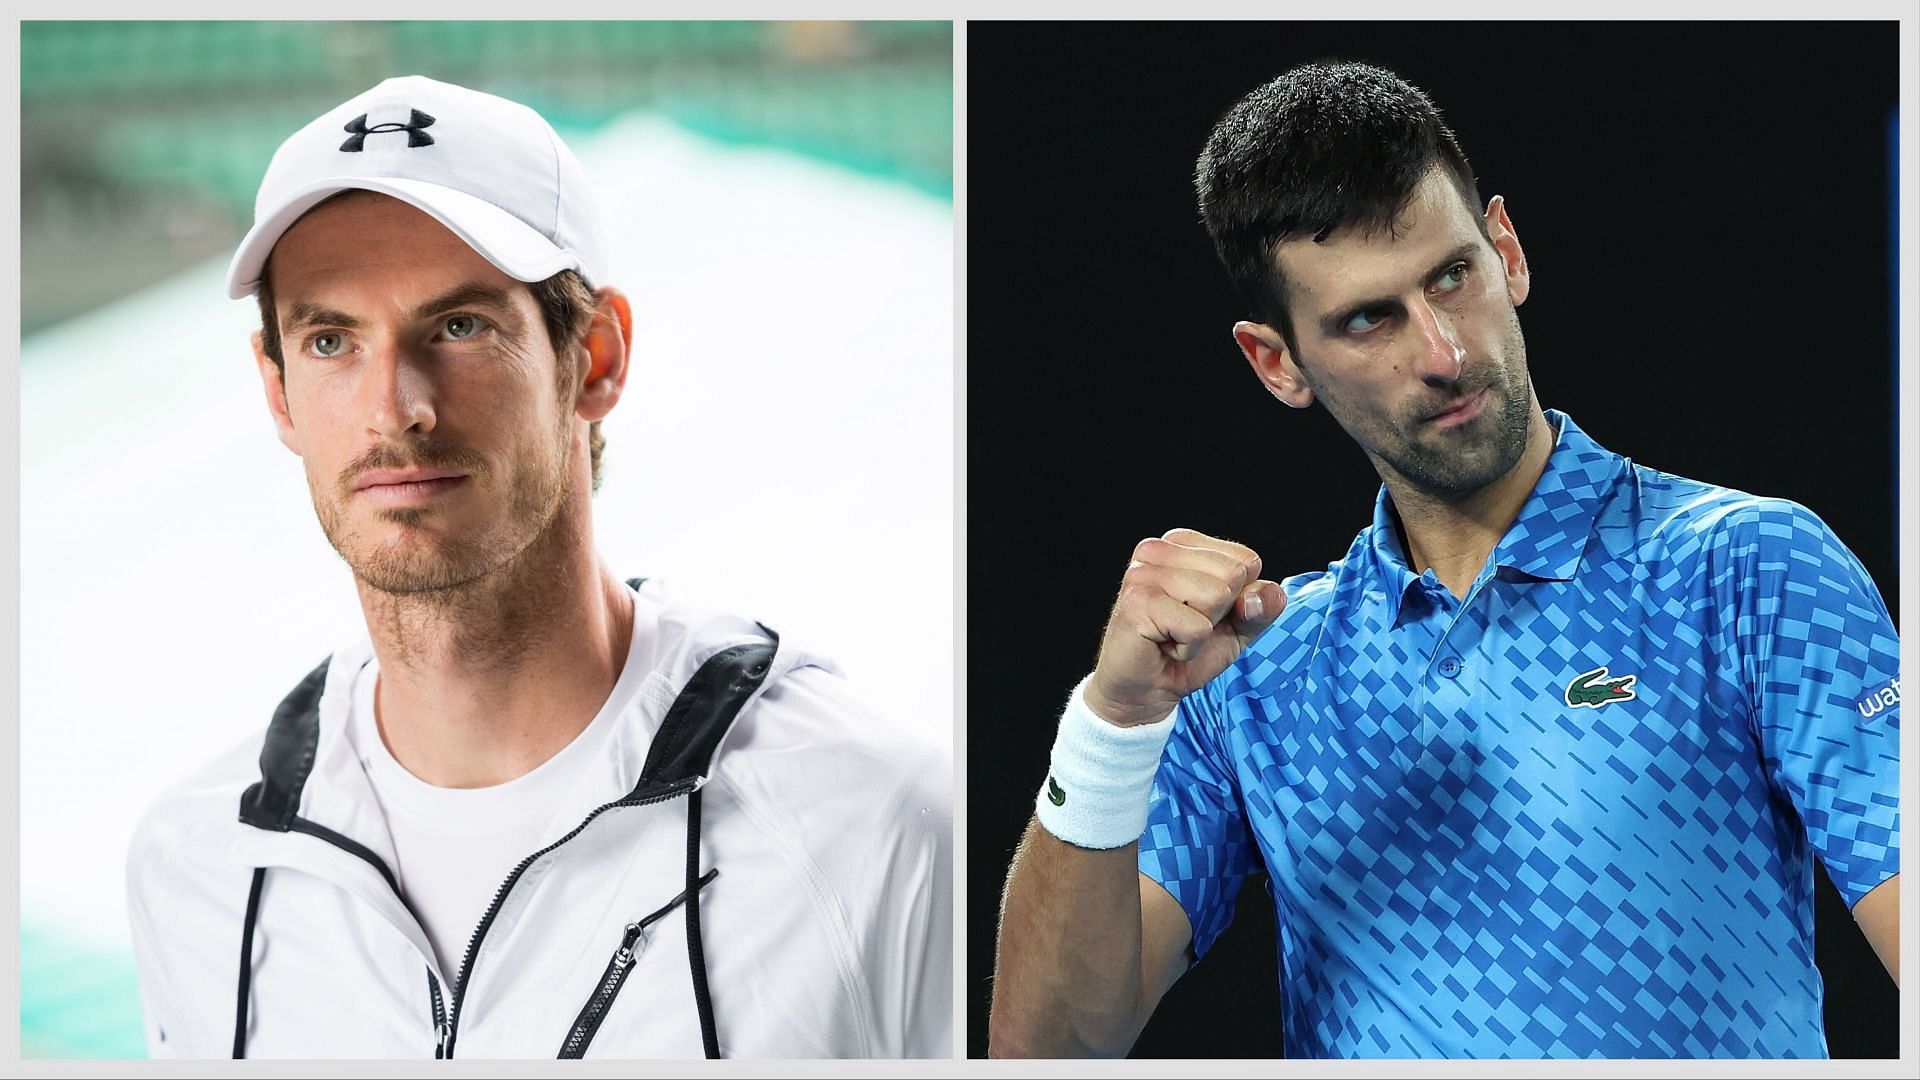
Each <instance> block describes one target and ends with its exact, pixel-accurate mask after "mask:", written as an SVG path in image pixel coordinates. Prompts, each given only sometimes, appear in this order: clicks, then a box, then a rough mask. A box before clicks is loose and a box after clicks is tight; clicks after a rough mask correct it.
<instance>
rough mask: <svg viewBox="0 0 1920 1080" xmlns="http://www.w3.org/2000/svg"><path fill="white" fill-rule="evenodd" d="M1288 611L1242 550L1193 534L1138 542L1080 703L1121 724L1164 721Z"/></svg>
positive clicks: (1253, 557)
mask: <svg viewBox="0 0 1920 1080" xmlns="http://www.w3.org/2000/svg"><path fill="white" fill-rule="evenodd" d="M1286 605H1287V597H1286V594H1285V593H1284V592H1282V591H1281V590H1280V586H1279V584H1277V583H1275V582H1272V581H1267V580H1265V579H1263V578H1262V577H1261V576H1260V556H1258V555H1256V554H1254V552H1253V549H1252V548H1249V547H1247V546H1246V545H1244V544H1236V543H1234V542H1233V541H1231V540H1219V539H1215V538H1214V537H1211V536H1208V535H1207V534H1205V533H1201V532H1195V531H1193V530H1192V529H1174V530H1173V531H1171V532H1169V533H1167V534H1166V535H1165V536H1162V537H1159V538H1158V539H1148V540H1142V541H1140V543H1139V545H1138V546H1136V547H1135V548H1134V549H1133V561H1132V562H1131V563H1129V564H1128V565H1127V573H1126V576H1125V577H1124V578H1122V579H1121V582H1120V598H1119V599H1118V600H1116V601H1114V604H1113V615H1112V617H1111V618H1109V619H1108V620H1107V633H1106V637H1104V638H1102V639H1101V642H1100V661H1099V663H1098V664H1096V665H1095V666H1094V669H1093V678H1092V679H1091V680H1089V681H1088V682H1087V705H1088V706H1090V707H1091V708H1092V709H1093V711H1094V713H1095V714H1096V715H1098V716H1100V717H1101V718H1102V719H1104V720H1106V721H1107V722H1108V723H1112V724H1118V725H1120V726H1122V727H1132V726H1134V725H1136V724H1150V723H1153V722H1154V721H1156V720H1160V719H1163V718H1165V717H1166V716H1167V714H1169V713H1171V712H1172V711H1173V709H1174V706H1175V705H1177V704H1178V703H1179V701H1180V699H1181V698H1182V697H1185V696H1186V695H1188V694H1190V693H1192V692H1194V691H1195V690H1198V689H1200V688H1201V687H1202V686H1205V685H1206V684H1207V683H1208V682H1210V681H1212V679H1213V678H1214V676H1216V675H1218V674H1220V673H1221V672H1223V671H1225V670H1227V666H1228V665H1229V664H1232V663H1233V661H1234V660H1235V659H1236V658H1237V657H1238V656H1239V655H1240V654H1241V653H1243V652H1245V651H1246V648H1247V646H1248V645H1250V644H1252V643H1253V639H1254V638H1257V637H1259V636H1260V633H1261V631H1263V630H1265V629H1266V628H1267V627H1268V626H1269V625H1271V624H1272V622H1273V620H1274V619H1275V618H1277V617H1279V615H1280V610H1281V609H1282V608H1284V607H1286Z"/></svg>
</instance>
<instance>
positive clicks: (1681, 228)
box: [965, 22, 1899, 1057]
mask: <svg viewBox="0 0 1920 1080" xmlns="http://www.w3.org/2000/svg"><path fill="white" fill-rule="evenodd" d="M967 40H968V54H969V55H968V60H969V66H968V76H967V78H968V88H967V94H968V121H967V124H968V126H967V139H968V146H967V252H968V271H967V295H968V301H967V305H968V412H969V419H968V423H969V427H968V456H969V463H968V470H969V477H968V522H969V525H968V556H967V557H968V581H969V589H968V592H969V607H968V626H969V637H968V649H967V653H968V658H969V661H968V663H969V671H968V700H969V702H970V706H969V715H968V734H967V739H968V755H967V756H968V769H969V777H968V788H969V791H968V805H969V808H970V817H969V828H968V836H969V839H968V850H967V858H968V859H969V860H970V862H969V875H968V880H969V883H970V884H969V887H968V896H967V907H966V909H965V910H966V911H967V913H968V914H967V916H966V917H967V919H968V920H969V924H968V931H969V935H968V940H969V949H968V957H967V964H968V973H969V983H968V986H969V1013H970V1022H969V1025H968V1027H969V1034H968V1052H969V1053H970V1054H972V1055H975V1056H978V1055H981V1054H984V1053H985V1051H986V1016H987V1004H988V1001H989V994H990V986H991V975H992V970H993V949H994V940H995V924H996V913H997V910H998V905H999V894H1000V890H1001V887H1002V884H1003V882H1004V880H1005V874H1006V867H1007V863H1008V860H1009V859H1010V858H1011V856H1012V850H1013V845H1014V843H1015V841H1016V840H1017V839H1018V836H1019V832H1020V830H1021V828H1022V826H1023V825H1024V823H1025V822H1026V820H1027V818H1028V815H1029V813H1030V812H1031V808H1032V801H1033V795H1034V792H1035V790H1037V787H1038V785H1039V784H1040V782H1041V780H1042V779H1043V777H1044V776H1045V772H1046V760H1047V751H1048V747H1049V746H1050V745H1051V744H1052V740H1053V733H1054V726H1055V719H1056V717H1057V716H1058V712H1059V707H1060V703H1061V702H1062V701H1063V700H1064V699H1065V696H1066V692H1067V690H1068V689H1069V688H1070V687H1072V686H1073V685H1074V683H1075V682H1076V681H1077V680H1078V679H1079V677H1080V676H1081V675H1083V674H1085V672H1086V671H1087V670H1088V669H1089V668H1090V667H1091V666H1092V664H1093V660H1094V656H1095V652H1096V649H1097V647H1098V644H1099V638H1100V632H1101V628H1102V626H1104V625H1105V621H1106V614H1107V609H1108V607H1109V605H1110V604H1111V603H1112V599H1113V593H1114V590H1115V588H1116V587H1117V584H1118V581H1119V577H1120V574H1121V572H1122V570H1124V568H1125V566H1126V561H1127V557H1128V553H1129V552H1130V551H1131V550H1132V547H1133V545H1134V543H1135V542H1137V541H1138V540H1139V539H1140V538H1141V537H1145V536H1151V535H1158V534H1160V533H1162V532H1164V531H1165V530H1167V529H1168V528H1172V527H1174V526H1176V525H1178V526H1187V527H1191V528H1196V529H1200V530H1202V531H1204V532H1208V533H1211V534H1214V535H1218V536H1228V537H1232V538H1234V539H1237V540H1240V541H1242V542H1244V543H1247V544H1249V545H1250V546H1252V547H1253V548H1254V549H1255V550H1257V551H1259V552H1260V553H1261V555H1262V556H1263V557H1264V559H1265V562H1266V575H1267V576H1268V577H1271V578H1275V579H1277V578H1280V577H1282V576H1284V575H1287V574H1292V573H1298V572H1301V571H1305V570H1311V569H1317V568H1320V567H1323V566H1325V565H1326V563H1327V562H1328V561H1329V560H1331V559H1333V558H1336V557H1338V556H1339V555H1340V554H1341V553H1343V552H1344V551H1345V550H1346V548H1347V545H1348V544H1349V543H1350V542H1351V540H1352V539H1353V536H1354V534H1355V532H1357V531H1358V530H1359V529H1360V528H1361V527H1363V526H1364V525H1366V524H1367V523H1368V521H1369V520H1370V514H1371V509H1372V503H1373V498H1374V493H1375V491H1376V490H1377V489H1378V487H1379V479H1378V477H1377V476H1376V475H1375V474H1374V473H1373V471H1372V469H1371V467H1370V466H1369V465H1368V463H1367V461H1366V459H1365V458H1364V457H1362V456H1361V454H1360V452H1359V451H1358V450H1357V449H1356V448H1355V447H1354V446H1353V444H1352V443H1351V442H1350V441H1349V440H1348V439H1347V438H1346V436H1345V435H1344V434H1343V433H1342V432H1341V431H1340V430H1339V428H1338V427H1337V426H1336V425H1335V424H1334V423H1333V422H1332V420H1331V419H1330V418H1328V417H1327V415H1326V414H1325V412H1324V411H1323V410H1320V409H1318V408H1315V409H1312V410H1307V411H1305V412H1296V411H1294V410H1291V409H1287V408H1286V407H1284V406H1282V405H1280V404H1279V403H1278V402H1276V401H1275V400H1274V399H1273V398H1271V397H1269V396H1268V395H1267V394H1266V393H1265V392H1264V391H1263V390H1262V389H1261V387H1260V386H1259V384H1258V383H1256V382H1255V381H1254V378H1253V375H1252V373H1251V372H1250V371H1249V369H1248V367H1247V365H1246V362H1245V361H1244V360H1242V359H1241V358H1240V356H1239V353H1238V351H1237V350H1236V348H1235V346H1234V345H1233V342H1232V339H1231V338H1230V336H1229V333H1228V329H1229V327H1230V326H1231V324H1232V322H1233V321H1234V320H1235V319H1236V318H1240V317H1243V316H1244V314H1245V312H1243V311H1242V310H1241V308H1240V305H1239V303H1238V301H1237V299H1236V297H1235V294H1234V292H1233V290H1232V287H1231V285H1230V284H1229V283H1228V281H1227V278H1226V275H1225V273H1224V271H1222V270H1221V269H1220V267H1219V265H1218V264H1217V263H1216V262H1215V260H1214V256H1213V252H1212V248H1211V246H1210V244H1209V242H1208V241H1207V238H1206V235H1205V233H1204V232H1203V231H1202V229H1201V228H1200V226H1199V225H1198V213H1197V211H1196V210H1195V208H1194V202H1193V195H1192V186H1191V183H1192V182H1191V175H1192V168H1193V160H1194V157H1195V155H1196V154H1197V153H1198V152H1199V149H1200V146H1201V144H1202V143H1203V142H1204V140H1205V138H1206V134H1207V131H1208V130H1209V128H1210V127H1211V126H1212V124H1213V122H1214V121H1215V120H1216V119H1218V117H1219V116H1220V115H1221V114H1222V113H1223V112H1224V111H1225V110H1226V109H1227V108H1228V107H1229V106H1230V105H1231V104H1232V103H1233V102H1234V101H1235V100H1236V99H1237V98H1238V97H1239V96H1240V95H1242V94H1244V93H1245V92H1247V91H1248V90H1251V89H1252V88H1253V87H1254V86H1256V85H1258V84H1259V83H1261V82H1264V81H1266V80H1267V79H1269V78H1271V77H1273V76H1274V75H1276V74H1278V73H1279V72H1281V71H1282V70H1284V69H1286V68H1287V67H1289V66H1291V65H1293V64H1295V63H1298V62H1301V61H1305V60H1311V59H1320V58H1329V57H1337V58H1343V59H1357V60H1368V61H1372V62H1375V63H1380V64H1383V65H1385V66H1387V67H1389V68H1392V69H1393V70H1395V71H1397V72H1399V73H1400V74H1401V75H1402V76H1404V77H1405V78H1407V79H1408V80H1409V81H1410V82H1412V83H1413V84H1414V85H1416V86H1419V87H1421V88H1422V89H1424V90H1426V91H1427V92H1428V94H1429V95H1430V96H1431V97H1432V98H1433V99H1434V101H1435V103H1436V104H1437V105H1438V106H1439V107H1440V109H1441V110H1442V112H1443V113H1444V115H1445V116H1446V119H1447V121H1448V123H1449V124H1450V125H1451V126H1452V127H1453V129H1454V131H1455V133H1456V134H1457V135H1458V136H1459V138H1460V142H1461V145H1462V147H1463V148H1464V149H1465V150H1466V152H1467V155H1468V158H1469V159H1470V160H1471V162H1472V163H1473V166H1474V170H1475V173H1476V174H1477V176H1478V177H1479V179H1480V190H1481V196H1482V198H1483V199H1484V198H1490V197H1491V196H1493V195H1495V194H1500V195H1504V196H1506V198H1507V204H1508V209H1509V212H1510V213H1511V215H1512V218H1513V222H1514V226H1515V230H1516V232H1517V233H1518V234H1519V237H1520V240H1521V243H1522V244H1523V246H1524V247H1525V249H1526V253H1527V257H1528V262H1529V264H1530V266H1531V267H1532V270H1533V291H1532V295H1531V296H1530V297H1529V298H1528V300H1527V302H1526V303H1525V305H1524V306H1522V307H1521V309H1520V319H1521V325H1522V327H1523V329H1524V331H1525V333H1526V340H1527V345H1528V350H1527V352H1528V357H1529V361H1530V365H1531V368H1532V373H1533V378H1534V386H1535V388H1536V389H1537V390H1538V392H1539V395H1540V400H1541V402H1542V403H1543V404H1544V405H1546V406H1548V407H1551V408H1560V409H1565V410H1566V411H1568V412H1569V413H1570V414H1572V415H1573V417H1574V418H1575V419H1576V420H1578V421H1579V423H1580V425H1581V426H1582V427H1583V428H1584V429H1585V430H1586V431H1587V433H1588V434H1590V435H1592V436H1593V437H1594V438H1596V439H1598V440H1599V441H1600V442H1601V444H1602V445H1604V446H1607V447H1609V448H1611V449H1613V450H1615V451H1617V452H1619V453H1623V454H1626V455H1628V456H1630V457H1632V458H1633V459H1634V460H1636V461H1639V462H1641V463H1643V464H1646V465H1649V466H1652V467H1655V468H1659V469H1664V470H1666V471H1669V472H1674V473H1679V474H1681V475H1683V476H1688V477H1693V478H1695V479H1699V480H1705V481H1709V482H1712V483H1717V484H1723V485H1726V486H1728V487H1733V488H1738V489H1742V490H1746V491H1751V492H1755V493H1759V494H1764V495H1773V496H1782V497H1786V498H1790V499H1794V500H1796V501H1798V502H1801V503H1804V504H1806V505H1807V506H1810V507H1812V508H1813V509H1814V510H1815V511H1816V512H1817V513H1818V514H1820V515H1821V517H1822V518H1824V519H1825V520H1826V522H1827V523H1828V524H1829V525H1830V526H1831V527H1832V528H1833V530H1834V531H1835V532H1836V533H1837V534H1838V535H1839V537H1840V538H1841V540H1842V541H1844V542H1845V543H1846V544H1847V545H1848V546H1849V547H1850V548H1851V549H1852V550H1853V551H1854V553H1855V554H1857V555H1858V556H1859V557H1860V559H1861V561H1862V562H1863V563H1864V564H1865V565H1866V568H1867V570H1868V572H1869V573H1871V574H1872V575H1873V577H1874V580H1875V581H1876V582H1878V584H1879V585H1880V589H1881V592H1882V595H1883V596H1884V598H1885V599H1886V601H1887V604H1888V606H1889V608H1890V609H1892V610H1896V611H1897V610H1898V601H1899V598H1898V584H1899V583H1898V578H1897V576H1896V568H1895V563H1894V542H1895V520H1896V519H1895V516H1894V506H1895V502H1894V466H1893V461H1894V445H1895V416H1894V408H1893V398H1894V393H1893V391H1894V365H1893V346H1892V340H1893V338H1892V329H1893V318H1894V316H1893V306H1892V284H1891V267H1890V261H1891V259H1892V249H1891V246H1890V239H1889V237H1890V232H1891V225H1890V220H1891V200H1892V197H1893V196H1892V194H1891V192H1892V190H1893V189H1892V186H1891V185H1892V181H1891V178H1890V177H1891V173H1890V165H1889V160H1888V155H1889V145H1890V130H1891V125H1892V124H1893V115H1894V108H1895V103H1896V99H1897V77H1898V76H1897V71H1898V67H1897V57H1896V51H1895V50H1896V33H1895V29H1894V24H1892V23H1879V24H1862V23H1853V24H1810V23H1790V24H1789V23H1773V24H1766V23H1762V24H1731V25H1729V24H1693V23H1659V24H1634V23H1536V24H1525V23H1522V24H1512V23H1500V24H1470V23H1451V24H1418V23H1412V24H1410V23H1384V22H1377V23H1365V24H1338V23H1303V24H1292V23H1262V24H1227V23H1208V24H1181V23H1136V24H1086V23H1075V24H1065V25H1061V24H1033V23H1019V24H1006V23H999V24H992V23H981V22H974V23H971V24H970V25H969V28H968V32H967ZM1819 877H1820V881H1819V886H1820V895H1819V904H1818V911H1817V953H1818V961H1819V964H1820V966H1821V969H1822V971H1823V973H1824V975H1825V978H1826V985H1827V1036H1828V1042H1829V1047H1830V1049H1831V1051H1832V1053H1833V1054H1834V1055H1835V1056H1836V1057H1846V1056H1893V1055H1896V1054H1897V1053H1898V1034H1897V1033H1898V1022H1897V1015H1896V1013H1897V1001H1898V999H1897V991H1896V990H1895V988H1894V986H1893V983H1892V981H1891V980H1890V979H1889V978H1888V977H1887V976H1886V974H1885V972H1884V971H1883V970H1882V969H1881V967H1880V965H1879V963H1878V962H1877V960H1876V959H1875V958H1874V956H1873V954H1872V952H1871V950H1870V949H1868V947H1867V945H1866V943H1865V940H1864V939H1863V938H1862V937H1861V936H1860V934H1859V931H1858V929H1857V928H1856V927H1855V926H1854V925H1853V923H1852V920H1851V919H1850V917H1849V916H1848V914H1847V911H1846V909H1845V907H1844V906H1843V905H1842V904H1841V902H1840V900H1839V898H1838V895H1837V893H1835V892H1834V891H1833V888H1832V886H1831V885H1829V884H1828V883H1827V882H1826V879H1825V875H1824V874H1821V875H1819ZM1273 933H1274V931H1273V916H1272V912H1271V909H1270V908H1269V906H1268V904H1267V902H1266V897H1265V890H1264V889H1263V888H1261V887H1260V885H1259V884H1258V883H1257V881H1256V882H1249V884H1248V887H1247V888H1246V889H1245V890H1244V891H1243V892H1242V895H1241V902H1240V905H1239V914H1238V916H1237V917H1236V919H1235V921H1234V925H1233V927H1232V928H1231V929H1230V930H1229V931H1228V932H1227V933H1226V934H1225V935H1224V936H1223V937H1222V938H1221V939H1220V941H1219V943H1218V944H1217V945H1216V946H1215V948H1214V949H1213V950H1212V951H1211V952H1210V953H1209V954H1208V956H1207V958H1206V959H1205V960H1203V961H1202V962H1201V963H1200V964H1199V965H1197V966H1196V967H1195V968H1194V969H1193V970H1192V971H1191V972H1189V973H1188V974H1187V975H1186V976H1185V977H1184V978H1183V979H1182V980H1181V982H1180V983H1179V984H1178V985H1176V986H1175V987H1174V989H1173V991H1172V992H1171V993H1170V994H1169V995H1168V997H1167V999H1166V1000H1165V1002H1164V1003H1163V1004H1162V1006H1161V1008H1160V1010H1159V1012H1158V1013H1157V1014H1156V1015H1155V1017H1154V1019H1153V1021H1152V1022H1151V1023H1150V1024H1149V1025H1148V1027H1147V1029H1146V1031H1145V1033H1144V1034H1143V1035H1142V1037H1141V1039H1140V1040H1139V1042H1138V1043H1137V1044H1136V1046H1135V1048H1134V1053H1135V1055H1136V1056H1205V1057H1238V1056H1279V1054H1280V1052H1281V1034H1280V1009H1279V1001H1278V991H1277V987H1276V985H1275V978H1276V975H1275V960H1274V955H1275V954H1274V942H1273Z"/></svg>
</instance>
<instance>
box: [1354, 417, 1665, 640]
mask: <svg viewBox="0 0 1920 1080" xmlns="http://www.w3.org/2000/svg"><path fill="white" fill-rule="evenodd" d="M1546 417H1547V424H1548V426H1550V427H1552V428H1553V429H1554V433H1555V435H1554V445H1553V451H1552V452H1551V453H1550V454H1548V455H1547V464H1546V468H1545V470H1544V471H1542V472H1541V474H1540V479H1539V481H1538V482H1537V483H1535V484H1534V486H1533V491H1532V493H1531V494H1529V495H1528V496H1527V501H1526V502H1525V503H1523V504H1522V505H1521V507H1520V513H1519V515H1518V516H1517V517H1515V518H1514V521H1513V524H1512V525H1511V526H1509V527H1508V528H1507V531H1506V533H1505V534H1504V535H1503V536H1502V537H1501V538H1500V542H1499V543H1497V544H1495V545H1494V548H1493V553H1492V555H1491V556H1490V557H1489V559H1488V562H1489V564H1490V570H1491V572H1493V573H1499V574H1502V576H1505V577H1508V578H1511V579H1517V580H1529V579H1530V580H1534V581H1568V580H1571V579H1572V578H1573V577H1574V575H1575V574H1577V573H1579V570H1580V564H1581V562H1582V560H1583V559H1584V558H1585V555H1586V549H1587V542H1588V540H1589V539H1591V537H1592V535H1593V528H1594V520H1595V518H1596V517H1597V516H1598V515H1599V513H1600V508H1601V506H1602V505H1603V504H1604V503H1605V502H1606V498H1607V495H1608V494H1609V493H1610V492H1611V491H1612V490H1613V487H1614V484H1615V482H1616V481H1617V480H1618V478H1619V475H1620V472H1621V470H1623V469H1625V468H1627V467H1628V462H1627V459H1626V458H1624V457H1621V456H1620V455H1619V454H1615V453H1613V452H1612V451H1610V450H1608V449H1606V448H1605V447H1603V446H1601V445H1600V444H1599V443H1597V442H1594V441H1593V439H1592V438H1591V437H1589V436H1588V435H1587V433H1586V432H1584V431H1582V430H1580V426H1579V425H1578V424H1575V423H1574V422H1573V418H1572V417H1570V416H1568V415H1567V414H1565V413H1563V412H1560V411H1558V410H1555V409H1548V410H1546ZM1358 546H1360V547H1362V548H1364V551H1365V555H1366V565H1367V566H1368V567H1369V569H1370V571H1371V573H1372V576H1373V579H1374V580H1375V581H1376V582H1377V583H1378V585H1379V587H1380V588H1381V590H1382V591H1383V592H1384V594H1385V602H1386V605H1387V622H1388V624H1389V625H1397V624H1398V622H1399V618H1400V610H1401V606H1402V603H1403V601H1404V600H1405V599H1406V594H1407V590H1409V589H1411V588H1414V587H1415V586H1416V585H1418V584H1419V583H1420V581H1421V575H1419V574H1416V573H1414V571H1413V568H1412V567H1411V566H1410V565H1409V564H1408V562H1407V556H1406V552H1405V550H1404V549H1403V548H1402V546H1401V543H1400V530H1399V527H1398V525H1397V523H1396V515H1395V514H1394V510H1393V502H1392V499H1391V497H1390V496H1389V495H1388V494H1387V487H1386V485H1385V484H1382V485H1380V493H1379V495H1378V496H1376V497H1375V499H1374V503H1373V524H1372V525H1370V526H1368V527H1367V529H1366V530H1365V531H1364V532H1363V534H1362V539H1361V542H1360V544H1359V545H1358Z"/></svg>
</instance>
